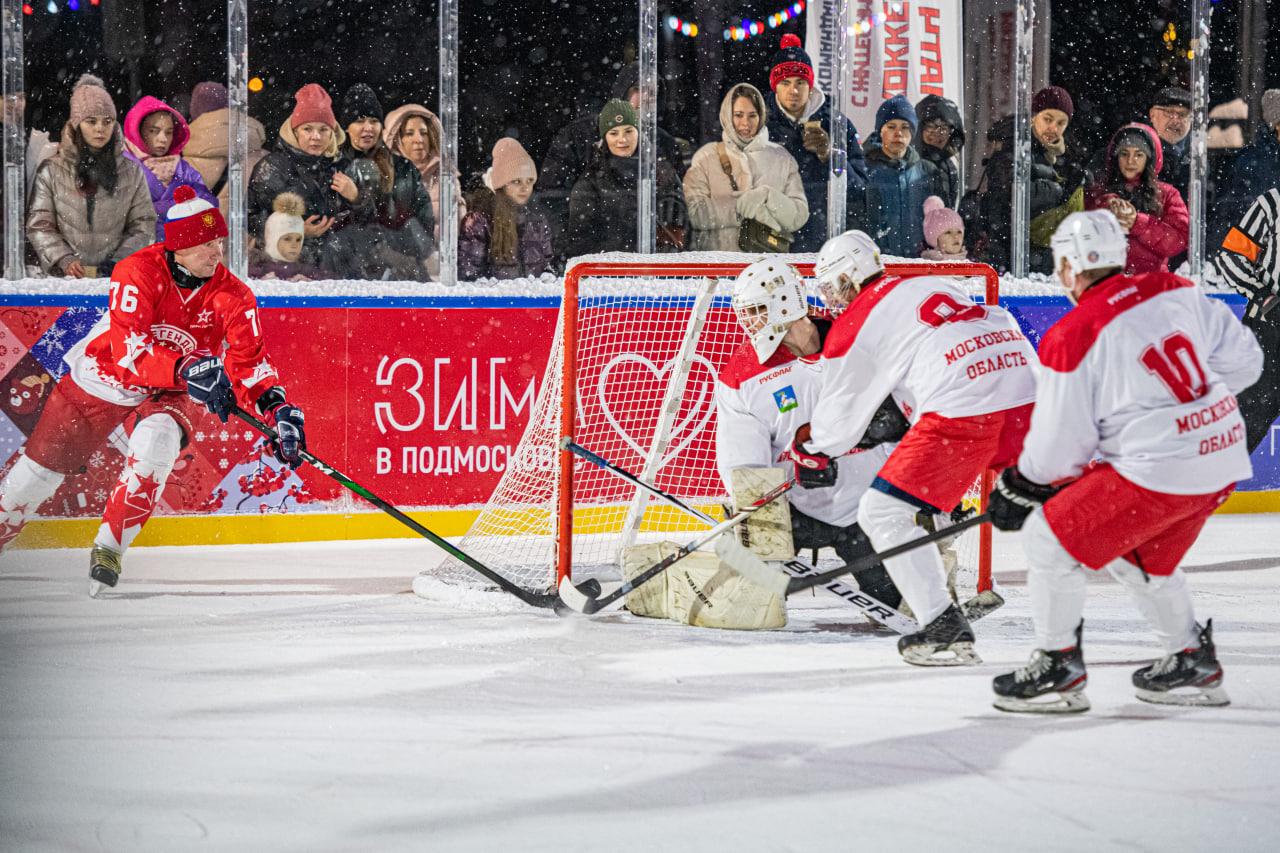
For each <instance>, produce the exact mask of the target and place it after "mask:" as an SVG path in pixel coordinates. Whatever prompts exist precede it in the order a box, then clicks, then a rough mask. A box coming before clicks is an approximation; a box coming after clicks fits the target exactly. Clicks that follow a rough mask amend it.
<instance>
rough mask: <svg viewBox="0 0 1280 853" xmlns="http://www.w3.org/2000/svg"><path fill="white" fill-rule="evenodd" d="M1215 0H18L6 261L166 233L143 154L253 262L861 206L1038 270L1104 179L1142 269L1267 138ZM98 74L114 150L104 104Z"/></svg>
mask: <svg viewBox="0 0 1280 853" xmlns="http://www.w3.org/2000/svg"><path fill="white" fill-rule="evenodd" d="M756 6H757V7H758V6H759V4H756ZM1219 6H1220V4H1216V3H1212V2H1209V0H1185V2H1180V1H1179V2H1175V0H1144V2H1139V3H1131V4H1104V3H1089V4H1084V5H1083V6H1081V5H1080V4H1063V3H1059V4H1052V3H1050V2H1048V0H1025V2H1012V1H1011V0H970V2H967V3H963V4H962V3H960V2H958V0H935V2H900V3H899V2H871V0H827V2H810V3H806V2H799V1H798V0H797V2H792V3H790V4H787V5H783V2H782V0H779V2H778V5H777V8H776V9H774V8H772V7H770V8H769V9H767V10H766V9H764V8H763V7H760V8H758V9H757V10H756V11H755V12H753V14H759V17H758V18H745V19H744V18H742V17H737V16H736V15H737V14H739V13H741V11H742V9H741V8H740V6H738V5H735V4H727V3H723V2H718V0H696V2H690V3H689V4H688V6H687V9H685V10H683V11H682V10H680V9H677V8H675V7H674V6H673V5H672V4H660V3H657V1H656V0H631V2H622V3H605V4H597V5H596V6H593V7H591V9H590V10H589V11H588V10H587V9H586V8H585V7H582V6H581V5H576V4H573V3H569V2H549V3H544V4H535V5H534V6H529V7H526V6H519V7H518V8H517V6H516V4H511V3H507V2H505V0H440V2H439V3H436V2H431V3H398V4H391V3H386V4H373V5H367V4H366V5H363V6H360V7H358V8H357V7H354V6H353V7H350V8H348V7H347V6H346V5H343V4H337V5H335V4H328V3H323V2H319V1H318V0H304V2H291V3H286V2H281V0H275V2H266V0H232V2H230V3H228V4H218V5H217V6H213V5H211V4H208V3H202V2H187V3H179V4H170V3H160V2H142V0H135V2H118V3H110V4H106V3H103V4H99V3H95V2H92V0H85V2H79V3H76V2H50V3H48V4H45V5H41V4H23V3H16V2H12V0H3V3H0V11H2V12H3V16H2V20H0V23H2V24H3V38H4V61H3V73H4V87H3V98H4V119H5V125H4V133H5V140H4V157H5V161H4V163H5V168H4V176H3V177H4V180H3V186H4V192H5V197H4V205H3V220H4V228H5V237H4V253H5V273H6V276H7V277H8V278H23V277H29V276H36V277H38V276H50V275H51V276H61V275H68V274H69V275H97V276H99V277H101V276H104V275H106V274H107V273H108V272H109V270H110V268H111V266H112V264H113V263H114V262H115V261H116V260H119V257H120V256H121V252H126V251H127V250H129V249H130V248H131V247H136V246H137V245H143V244H144V242H143V241H144V233H143V232H144V231H145V230H146V229H145V228H143V226H142V224H141V220H142V219H145V217H144V216H143V215H142V214H143V213H144V212H145V211H143V210H141V209H140V208H139V207H138V206H137V205H134V204H133V202H134V201H136V199H135V198H134V196H132V195H129V193H135V192H136V191H137V188H138V186H139V184H138V181H137V179H138V177H139V175H141V177H142V178H143V179H144V180H143V183H144V184H146V191H147V193H148V194H149V196H150V197H151V200H152V201H153V209H154V210H155V211H156V216H157V217H159V221H160V223H161V225H162V222H163V217H164V215H165V211H166V210H167V207H166V205H167V204H168V203H171V201H172V199H171V198H168V197H167V196H171V193H172V188H173V187H174V186H176V185H177V184H180V183H184V182H185V183H196V182H198V183H199V184H200V186H199V187H198V188H197V190H198V191H200V192H207V193H208V194H209V196H210V197H212V198H214V199H215V200H216V201H217V202H218V204H219V207H220V208H221V209H222V211H223V213H224V215H225V217H226V218H227V221H228V223H229V225H230V226H231V231H232V238H231V240H230V241H229V245H228V256H227V260H228V265H229V266H230V267H231V268H232V269H233V270H234V271H235V272H237V273H241V274H247V275H248V276H250V277H274V278H280V279H292V278H298V279H308V278H310V279H315V278H323V279H370V280H395V281H420V282H426V281H431V280H435V281H443V282H445V283H448V284H452V283H454V282H457V281H460V280H461V281H473V280H489V279H493V280H497V281H501V280H509V279H514V278H526V277H536V276H539V275H542V274H546V273H552V274H556V273H559V272H562V271H563V267H564V263H565V261H566V259H567V258H569V257H572V256H574V255H578V254H584V253H587V252H598V251H608V250H618V251H640V252H645V251H655V250H656V251H659V252H680V251H690V250H698V251H705V250H714V251H745V252H755V253H759V252H763V251H770V250H778V249H781V250H784V251H785V250H790V251H793V252H799V251H816V250H817V248H819V247H820V246H821V244H822V242H823V241H824V240H825V239H827V238H828V237H829V236H831V235H833V234H836V233H839V232H841V231H843V230H845V229H846V228H854V227H856V228H862V229H863V230H866V231H867V232H868V233H870V234H871V235H872V236H873V237H874V238H875V239H876V240H877V241H878V243H879V244H880V245H881V248H882V249H883V250H884V252H885V253H886V254H888V255H894V256H899V257H919V256H921V255H924V256H926V257H946V258H952V259H959V258H968V259H972V260H979V261H985V262H988V263H991V264H992V265H994V266H996V267H997V268H998V269H1000V270H1001V271H1002V272H1006V273H1011V274H1013V275H1015V276H1024V275H1037V274H1039V275H1047V274H1048V273H1049V272H1050V271H1051V255H1050V252H1049V248H1048V240H1049V237H1050V235H1051V234H1052V233H1053V230H1054V228H1055V227H1056V225H1057V223H1058V222H1060V221H1061V220H1062V218H1063V217H1064V216H1065V215H1067V214H1068V213H1070V212H1072V211H1074V210H1081V209H1091V208H1099V207H1106V208H1107V209H1111V210H1113V211H1114V212H1115V213H1116V215H1117V218H1119V219H1120V221H1121V224H1122V226H1123V227H1125V228H1126V229H1127V230H1128V232H1129V234H1130V241H1131V257H1130V267H1131V270H1139V269H1165V268H1167V269H1172V270H1175V271H1177V270H1181V271H1183V272H1184V273H1187V274H1190V275H1192V276H1193V277H1196V278H1201V277H1203V276H1205V275H1208V276H1209V277H1211V278H1212V277H1214V276H1215V275H1216V272H1215V269H1214V260H1215V258H1216V256H1217V254H1218V252H1219V251H1220V249H1221V245H1222V240H1223V238H1224V236H1225V235H1226V234H1227V232H1228V231H1229V229H1230V227H1231V226H1232V225H1233V224H1234V223H1235V222H1237V221H1238V220H1239V219H1240V217H1241V216H1242V215H1243V214H1244V212H1245V210H1247V208H1248V206H1249V205H1250V204H1251V203H1252V201H1253V199H1254V198H1256V197H1257V196H1258V195H1259V194H1261V193H1262V192H1263V191H1265V190H1266V189H1268V188H1269V186H1270V184H1269V183H1268V182H1269V181H1270V182H1274V172H1273V171H1272V172H1268V171H1267V170H1266V168H1265V166H1266V163H1267V162H1268V161H1267V158H1266V156H1265V155H1266V154H1267V153H1268V152H1269V151H1270V150H1271V149H1272V148H1274V147H1275V146H1276V145H1277V138H1276V128H1275V126H1270V127H1268V126H1266V125H1265V122H1263V121H1262V119H1263V118H1264V115H1263V110H1262V92H1263V90H1264V89H1265V88H1266V87H1267V86H1268V85H1269V84H1270V83H1271V82H1277V81H1275V80H1272V79H1270V78H1269V77H1268V73H1269V72H1268V69H1272V68H1274V67H1275V66H1276V65H1277V62H1276V61H1274V60H1272V58H1271V56H1270V54H1271V53H1276V52H1277V49H1276V48H1274V47H1272V46H1271V42H1272V41H1274V40H1269V39H1268V38H1267V33H1268V32H1269V26H1274V21H1272V22H1268V21H1267V16H1266V10H1265V9H1261V11H1260V9H1259V4H1257V3H1253V2H1241V3H1236V4H1232V5H1231V6H1230V7H1227V6H1226V4H1221V8H1219ZM1215 16H1216V17H1215ZM68 45H72V47H71V48H70V49H69V48H68ZM1107 57H1112V58H1114V57H1124V58H1125V61H1123V62H1120V61H1115V62H1113V61H1110V60H1108V59H1107ZM85 73H89V74H92V75H94V77H95V78H96V79H97V80H98V81H100V82H101V88H98V87H96V84H94V83H93V80H89V81H88V82H89V88H87V89H84V88H83V87H82V91H81V93H80V95H79V96H73V93H74V92H75V91H76V87H77V83H78V82H79V81H81V75H82V74H85ZM100 93H103V94H100ZM104 95H105V101H104ZM144 98H151V99H154V101H146V102H145V103H144ZM73 102H75V103H76V104H77V109H78V111H77V112H76V113H75V118H76V119H77V121H78V123H77V124H75V125H72V124H71V123H70V121H71V118H72V112H73ZM140 104H141V105H142V106H141V109H142V112H141V113H139V114H138V115H137V116H136V118H137V121H136V122H134V123H133V124H131V123H130V121H129V116H130V115H131V111H137V110H138V109H139V105H140ZM108 106H110V108H111V110H113V111H114V114H115V124H116V130H115V132H114V133H115V136H114V137H113V138H115V139H117V142H113V143H110V144H113V145H118V146H119V148H120V154H119V156H120V157H121V158H122V159H121V163H122V165H121V167H120V169H118V170H113V169H112V168H110V163H109V162H108V161H111V160H112V158H111V157H102V156H100V155H98V156H95V152H97V151H99V150H105V149H99V148H95V147H94V146H93V144H92V143H93V141H94V139H96V137H94V136H93V135H92V134H91V133H90V130H91V128H89V126H88V125H86V124H85V122H89V123H97V122H100V121H101V120H104V119H105V118H108V116H107V115H106V113H107V112H110V111H111V110H108V109H107V107H108ZM86 110H87V112H86ZM94 112H97V113H102V114H103V115H101V116H98V115H89V113H94ZM133 125H136V127H135V126H133ZM166 133H168V134H169V137H168V138H169V139H170V145H171V148H170V149H169V150H167V151H161V147H162V146H163V142H164V139H165V134H166ZM147 134H153V136H152V137H150V138H152V139H153V140H156V141H155V142H154V145H152V143H149V142H148V138H149V137H148V136H147ZM156 134H158V135H156ZM184 135H185V136H186V137H187V139H186V141H185V143H184V144H183V145H182V146H181V147H180V150H179V148H174V147H172V146H173V145H175V144H176V140H177V139H178V138H179V137H182V136H184ZM126 150H127V151H128V152H129V155H128V156H126V154H125V151H126ZM174 155H178V156H174ZM125 160H127V161H128V165H124V163H125ZM1272 160H1274V155H1273V156H1272ZM45 161H50V162H51V164H52V165H50V166H48V167H47V168H46V169H45V174H44V176H43V177H42V178H41V177H38V174H37V173H38V172H39V167H40V166H41V164H42V163H44V162H45ZM59 163H61V164H62V165H61V167H60V169H61V171H59V167H58V164H59ZM113 172H117V173H118V174H114V173H113ZM55 177H57V178H58V180H54V178H55ZM122 179H123V180H122ZM932 196H936V197H937V198H938V200H939V201H937V202H927V200H928V199H929V198H930V197H932ZM58 197H64V198H66V199H68V204H67V205H64V207H63V208H62V209H58V208H57V207H56V205H53V204H52V203H51V200H52V199H54V198H58ZM90 198H92V199H93V203H92V205H90V204H88V199H90ZM926 203H927V204H928V206H929V209H930V210H933V209H934V208H935V207H936V208H937V210H936V211H934V212H933V213H931V214H927V212H926V209H925V208H926ZM90 209H92V214H91V216H90V214H89V211H90ZM75 211H79V213H78V214H77V213H76V212H75ZM77 215H78V216H79V220H77V219H76V217H77ZM90 219H92V221H90ZM926 220H928V222H927V221H926ZM299 222H301V223H302V224H301V225H299V224H298V223H299ZM152 227H153V229H154V228H155V223H152ZM148 233H150V239H155V238H156V237H158V236H159V235H160V233H161V231H158V230H153V231H151V232H148ZM299 237H300V239H299Z"/></svg>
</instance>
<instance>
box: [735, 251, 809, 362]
mask: <svg viewBox="0 0 1280 853" xmlns="http://www.w3.org/2000/svg"><path fill="white" fill-rule="evenodd" d="M733 313H734V315H735V316H737V318H738V323H739V325H741V326H742V329H743V331H745V332H746V333H747V337H749V338H751V346H752V347H754V348H755V351H756V357H757V358H758V359H760V363H761V364H764V363H765V362H766V361H768V360H769V358H770V357H771V356H772V355H773V354H774V353H775V352H777V350H778V346H779V344H781V343H782V339H783V337H785V336H786V334H787V329H789V328H790V327H791V324H792V323H794V322H795V321H796V320H799V319H800V318H801V317H805V316H807V315H808V313H809V302H808V300H807V299H805V295H804V282H803V281H802V280H801V278H800V275H799V274H798V273H797V272H796V271H795V270H794V269H793V268H792V267H791V265H790V264H788V263H784V262H782V261H776V260H763V261H756V262H755V263H754V264H751V265H750V266H749V267H747V268H746V269H744V270H743V271H742V272H740V273H738V279H737V281H736V282H735V283H734V286H733Z"/></svg>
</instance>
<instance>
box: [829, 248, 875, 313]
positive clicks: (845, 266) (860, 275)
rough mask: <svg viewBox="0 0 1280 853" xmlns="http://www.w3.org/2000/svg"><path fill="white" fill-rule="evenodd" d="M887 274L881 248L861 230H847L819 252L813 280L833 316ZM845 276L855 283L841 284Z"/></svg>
mask: <svg viewBox="0 0 1280 853" xmlns="http://www.w3.org/2000/svg"><path fill="white" fill-rule="evenodd" d="M882 272H884V262H882V261H881V260H880V247H879V246H877V245H876V244H875V241H874V240H872V239H871V238H870V237H868V236H867V235H866V234H864V233H863V232H861V231H846V232H844V233H843V234H840V235H838V236H836V237H832V238H831V239H830V240H828V241H827V242H826V243H825V244H824V245H823V247H822V251H820V252H819V253H818V262H817V263H816V264H814V265H813V275H814V278H816V279H817V280H818V292H819V293H820V294H822V301H823V303H824V304H825V305H826V306H827V308H829V309H830V310H831V313H832V314H839V313H840V311H842V310H844V307H845V306H846V305H848V304H849V301H850V300H851V299H853V297H855V296H857V295H858V291H860V290H861V289H862V285H864V284H866V282H867V280H868V279H870V278H873V277H875V276H877V275H879V274H880V273H882ZM841 275H846V276H848V277H849V281H850V282H852V284H851V285H850V284H847V283H846V284H841V283H840V276H841Z"/></svg>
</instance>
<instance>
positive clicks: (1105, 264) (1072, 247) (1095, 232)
mask: <svg viewBox="0 0 1280 853" xmlns="http://www.w3.org/2000/svg"><path fill="white" fill-rule="evenodd" d="M1049 245H1050V247H1051V248H1052V249H1053V271H1054V275H1057V274H1058V271H1059V270H1061V269H1062V262H1063V261H1064V260H1065V261H1067V263H1069V264H1071V271H1072V272H1073V273H1082V272H1085V271H1087V270H1100V269H1109V268H1111V267H1123V266H1124V265H1125V259H1126V257H1127V256H1128V254H1129V238H1128V237H1126V236H1125V233H1124V231H1123V230H1121V228H1120V222H1119V221H1118V220H1117V219H1116V216H1115V214H1114V213H1112V212H1111V211H1109V210H1086V211H1079V212H1076V213H1072V214H1070V215H1069V216H1068V217H1067V218H1066V219H1064V220H1062V224H1061V225H1059V226H1058V230H1057V231H1054V232H1053V239H1052V240H1050V241H1049ZM1063 287H1066V288H1067V290H1068V291H1070V290H1071V287H1070V286H1069V285H1068V284H1066V283H1064V284H1063Z"/></svg>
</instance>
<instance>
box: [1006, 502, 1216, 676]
mask: <svg viewBox="0 0 1280 853" xmlns="http://www.w3.org/2000/svg"><path fill="white" fill-rule="evenodd" d="M1022 547H1023V550H1024V551H1025V553H1026V556H1027V565H1028V571H1027V591H1028V593H1029V595H1030V597H1031V617H1032V621H1033V623H1034V625H1035V635H1036V648H1039V649H1044V650H1046V651H1056V650H1060V649H1067V648H1071V647H1072V646H1074V645H1075V643H1076V633H1075V631H1076V626H1077V625H1078V624H1080V619H1081V617H1082V616H1083V614H1084V597H1085V587H1086V584H1087V582H1088V579H1087V576H1086V574H1085V573H1086V572H1088V571H1089V569H1087V568H1085V567H1084V566H1083V565H1081V564H1080V562H1079V561H1077V560H1076V558H1075V557H1072V556H1071V555H1070V554H1069V553H1067V550H1066V549H1065V548H1063V547H1062V544H1061V543H1060V542H1058V539H1057V537H1056V536H1054V534H1053V531H1052V530H1051V529H1050V528H1049V523H1048V522H1047V521H1045V517H1044V510H1043V508H1039V509H1036V511H1035V512H1033V513H1032V514H1031V515H1030V517H1028V518H1027V523H1026V524H1025V525H1023V527H1022ZM1106 569H1107V571H1108V572H1110V573H1111V576H1112V577H1114V578H1115V579H1116V580H1117V581H1119V582H1120V583H1121V584H1123V585H1124V586H1125V588H1126V589H1128V591H1129V594H1130V596H1132V598H1133V601H1134V603H1135V604H1136V605H1137V607H1138V611H1139V612H1140V613H1141V614H1142V615H1143V617H1145V618H1146V620H1147V622H1148V623H1149V624H1150V625H1151V627H1152V629H1153V630H1154V631H1155V634H1156V637H1157V638H1159V640H1160V644H1161V645H1162V646H1163V647H1164V651H1165V654H1173V653H1174V652H1176V651H1180V650H1182V649H1189V648H1194V647H1196V646H1197V645H1199V641H1198V640H1197V639H1196V636H1197V631H1196V620H1195V613H1194V611H1193V609H1192V605H1191V591H1190V589H1188V587H1187V576H1186V574H1185V573H1184V572H1183V571H1182V569H1180V568H1179V569H1175V570H1174V571H1173V574H1171V575H1167V576H1164V577H1161V576H1158V575H1147V574H1144V573H1143V572H1142V570H1141V569H1139V568H1137V567H1136V566H1134V565H1132V564H1130V563H1127V562H1125V561H1124V560H1114V561H1112V562H1110V563H1108V564H1107V566H1106Z"/></svg>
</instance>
